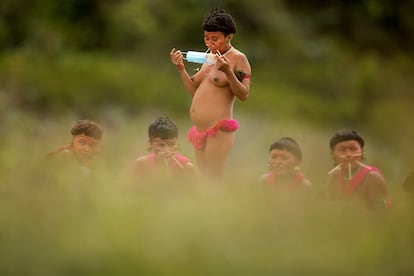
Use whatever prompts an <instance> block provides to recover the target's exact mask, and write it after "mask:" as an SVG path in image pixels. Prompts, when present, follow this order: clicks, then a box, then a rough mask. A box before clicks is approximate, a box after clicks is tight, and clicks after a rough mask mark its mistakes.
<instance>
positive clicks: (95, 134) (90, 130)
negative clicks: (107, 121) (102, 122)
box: [70, 120, 103, 140]
mask: <svg viewBox="0 0 414 276" xmlns="http://www.w3.org/2000/svg"><path fill="white" fill-rule="evenodd" d="M70 133H71V134H72V135H80V134H85V135H86V136H89V137H92V138H95V139H97V140H101V138H102V135H103V130H102V128H101V127H100V126H99V125H98V124H97V123H96V122H94V121H91V120H79V121H77V122H76V123H75V125H73V127H72V129H71V130H70Z"/></svg>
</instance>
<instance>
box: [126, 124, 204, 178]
mask: <svg viewBox="0 0 414 276" xmlns="http://www.w3.org/2000/svg"><path fill="white" fill-rule="evenodd" d="M148 136H149V150H150V153H149V154H147V155H144V156H140V157H138V158H137V159H136V160H135V163H134V168H133V171H134V173H135V174H136V175H139V176H144V177H151V178H152V179H153V180H155V179H156V178H158V179H162V178H163V179H168V178H170V177H183V178H185V179H188V180H192V181H197V179H198V171H197V169H196V167H195V166H194V165H193V163H191V162H190V160H189V159H188V158H187V157H185V156H183V155H180V154H177V151H178V143H177V139H178V128H177V125H176V124H175V122H174V121H172V120H171V119H170V118H168V117H159V118H158V119H156V120H155V121H154V122H153V123H151V124H150V126H149V128H148Z"/></svg>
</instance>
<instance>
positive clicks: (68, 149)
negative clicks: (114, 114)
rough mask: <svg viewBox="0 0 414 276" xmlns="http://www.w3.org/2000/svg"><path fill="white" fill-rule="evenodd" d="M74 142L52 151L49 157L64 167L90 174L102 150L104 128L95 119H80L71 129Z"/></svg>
mask: <svg viewBox="0 0 414 276" xmlns="http://www.w3.org/2000/svg"><path fill="white" fill-rule="evenodd" d="M70 132H71V134H72V142H71V143H70V144H67V145H64V146H62V147H59V148H58V149H56V150H55V151H53V152H50V153H49V154H48V155H47V157H48V159H49V161H53V162H54V163H55V164H56V163H59V164H60V165H63V166H64V169H68V168H70V167H71V168H75V169H76V170H79V172H80V173H81V174H83V175H89V173H90V170H91V167H92V163H93V158H94V157H95V156H96V155H97V154H98V153H99V152H100V149H101V139H102V136H103V130H102V128H101V127H100V126H99V125H98V124H97V123H96V122H94V121H90V120H80V121H77V122H76V123H75V125H74V126H73V127H72V129H71V131H70Z"/></svg>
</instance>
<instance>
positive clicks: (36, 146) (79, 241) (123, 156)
mask: <svg viewBox="0 0 414 276" xmlns="http://www.w3.org/2000/svg"><path fill="white" fill-rule="evenodd" d="M155 114H156V113H153V114H152V113H149V114H146V115H142V116H140V117H132V118H128V117H124V116H123V115H118V116H112V117H111V118H112V120H111V121H105V122H103V124H104V127H105V136H104V141H103V144H104V147H103V151H102V154H101V156H100V160H99V163H98V164H99V166H98V168H99V170H98V171H99V173H97V174H96V175H95V176H94V177H91V178H90V179H88V180H87V181H79V179H76V178H71V177H69V178H68V181H67V182H65V183H59V184H55V183H53V182H50V181H47V178H45V174H47V172H48V170H50V168H49V167H45V166H44V163H43V160H44V155H45V153H47V152H48V151H50V150H52V149H54V148H56V147H58V146H60V145H63V144H65V143H67V142H69V141H70V135H69V130H70V127H71V125H72V123H73V122H74V121H75V119H76V118H75V116H73V117H71V116H70V115H68V116H67V117H59V118H47V119H45V118H37V117H34V116H28V115H26V114H23V113H19V112H8V113H7V114H4V115H5V116H3V117H2V133H3V135H2V136H1V137H0V142H1V143H0V179H2V181H1V184H0V202H1V205H2V208H0V244H1V247H0V248H1V249H0V274H1V275H42V276H43V275H410V274H412V273H413V272H414V264H413V262H412V256H413V253H414V250H413V247H412V244H413V241H414V238H413V233H414V231H413V230H414V223H413V221H412V212H413V211H414V209H413V208H412V203H411V202H410V201H409V199H408V198H406V197H405V195H404V194H403V192H402V189H401V185H400V179H401V177H402V176H401V175H400V174H399V173H395V172H396V171H395V170H394V169H392V168H395V167H399V168H400V171H403V170H404V169H407V168H406V167H404V164H405V163H404V162H403V160H405V159H404V157H403V156H401V157H398V156H395V158H394V159H390V158H389V156H381V154H382V153H385V154H386V152H384V151H382V150H380V149H379V148H378V150H376V148H375V146H376V144H375V142H374V141H373V140H372V139H370V138H369V137H368V138H367V140H368V141H367V144H368V145H370V151H369V154H368V158H367V159H368V160H367V163H369V164H380V165H384V166H386V168H384V171H385V172H386V173H388V175H387V179H388V180H389V188H390V192H391V194H392V196H393V199H394V203H395V206H394V208H393V209H392V210H388V211H386V212H378V213H376V212H375V213H374V212H372V213H371V212H366V211H363V210H360V209H358V208H354V206H351V205H339V204H333V203H330V202H326V201H324V200H321V199H320V200H319V199H318V200H315V201H312V202H291V201H289V200H288V199H286V198H280V197H278V198H276V197H275V196H274V195H271V194H265V193H261V192H260V190H259V189H257V187H255V186H256V182H255V181H256V179H257V177H258V176H259V175H260V174H261V173H263V172H264V171H265V169H266V161H267V149H268V145H269V144H270V143H271V142H273V141H274V140H275V139H277V138H279V137H281V136H286V135H289V136H292V137H294V138H296V139H297V140H298V141H299V143H300V144H301V145H302V148H303V152H304V161H303V166H302V169H303V170H304V171H305V173H306V174H307V175H308V176H309V178H310V179H311V180H312V181H313V182H314V184H315V186H316V188H319V187H320V185H321V183H323V180H324V178H325V176H326V172H327V171H329V169H330V168H331V166H332V162H331V159H330V156H329V151H328V146H327V145H328V140H329V137H330V135H331V134H332V132H333V131H334V130H330V129H319V128H316V127H314V126H310V125H307V124H305V123H301V122H286V121H285V122H280V121H275V122H271V123H270V122H267V121H261V120H259V118H251V117H248V116H246V115H238V116H237V117H238V119H239V122H240V124H241V128H240V130H239V131H238V132H237V141H236V144H235V146H234V150H233V152H232V155H231V158H230V160H229V166H228V170H227V175H226V181H225V184H224V185H223V186H221V187H205V186H195V187H190V188H189V187H184V186H180V185H179V184H178V183H170V184H171V185H168V186H165V185H157V186H154V187H152V188H151V189H146V188H142V187H138V186H137V187H135V186H130V185H127V184H130V183H129V181H128V180H127V179H126V178H124V177H123V175H124V174H123V172H124V171H125V170H126V169H128V167H129V166H130V165H131V163H132V160H133V159H134V158H135V157H136V156H138V155H141V154H145V152H146V146H147V144H146V143H147V136H146V135H147V134H146V128H147V125H148V124H149V122H150V121H152V120H153V119H154V115H155ZM162 115H165V114H162ZM176 121H177V122H178V124H179V126H180V130H181V134H180V138H179V139H180V142H181V152H182V153H183V154H185V155H187V156H189V157H191V158H193V155H192V154H193V153H192V149H191V147H190V145H189V144H188V143H187V142H186V140H185V132H186V130H187V129H188V127H189V126H190V123H189V121H188V119H187V118H183V119H181V118H178V119H176ZM384 160H389V161H384ZM389 168H390V169H389ZM397 172H399V171H397Z"/></svg>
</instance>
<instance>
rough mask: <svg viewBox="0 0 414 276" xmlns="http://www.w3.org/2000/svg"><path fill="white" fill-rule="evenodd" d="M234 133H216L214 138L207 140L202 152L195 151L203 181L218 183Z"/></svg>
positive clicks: (232, 142)
mask: <svg viewBox="0 0 414 276" xmlns="http://www.w3.org/2000/svg"><path fill="white" fill-rule="evenodd" d="M233 144H234V132H223V131H218V132H217V134H216V136H211V137H208V138H207V142H206V145H205V147H204V149H203V150H201V151H200V150H196V152H195V153H196V159H197V163H198V165H199V169H200V172H201V174H202V176H203V178H204V179H205V180H208V181H215V182H220V181H221V180H222V177H223V172H224V168H225V165H226V161H227V158H228V156H229V154H230V151H231V148H232V147H233Z"/></svg>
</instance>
